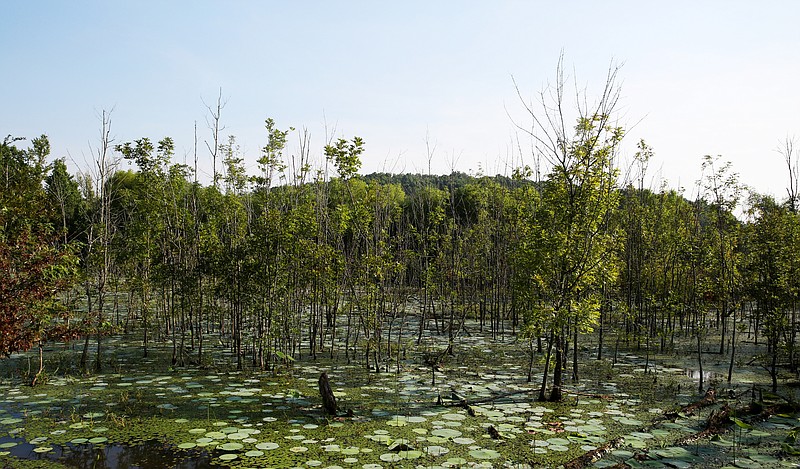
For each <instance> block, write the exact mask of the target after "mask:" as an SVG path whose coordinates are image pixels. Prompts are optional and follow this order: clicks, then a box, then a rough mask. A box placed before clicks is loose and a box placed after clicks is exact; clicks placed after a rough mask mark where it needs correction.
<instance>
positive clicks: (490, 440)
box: [0, 337, 800, 468]
mask: <svg viewBox="0 0 800 469" xmlns="http://www.w3.org/2000/svg"><path fill="white" fill-rule="evenodd" d="M464 340H465V341H467V342H471V344H470V346H474V347H476V350H477V349H479V350H489V351H490V352H487V354H488V355H489V356H496V357H499V358H502V361H501V362H498V363H490V362H488V361H486V358H485V357H484V358H480V360H479V357H477V356H472V355H470V354H469V353H468V352H464V355H462V356H461V357H460V358H459V360H460V361H461V363H463V365H459V364H458V363H456V364H454V365H453V368H452V369H453V370H459V371H458V372H451V373H440V374H439V375H437V385H436V386H431V384H430V375H429V370H426V368H425V367H424V366H421V365H419V364H417V363H416V362H415V361H413V360H411V359H409V360H407V361H404V362H403V363H402V366H401V371H400V372H399V373H371V374H367V373H366V372H364V371H361V370H360V369H358V368H352V367H351V368H348V367H346V366H343V365H341V364H337V363H336V362H335V361H323V360H320V361H318V362H314V363H307V362H304V361H297V362H295V363H294V364H293V368H292V370H291V373H286V374H279V375H267V374H258V373H246V372H225V371H224V370H215V371H213V372H210V371H209V370H200V369H198V370H193V369H181V370H180V371H179V372H178V373H174V374H173V373H165V372H163V371H161V372H159V371H157V370H154V369H153V365H152V364H151V363H146V362H136V361H135V360H133V358H131V359H130V361H129V365H128V366H130V367H131V369H130V370H129V371H128V372H126V373H125V374H124V375H123V374H121V373H120V374H117V373H109V374H102V375H96V376H90V377H85V378H70V379H62V380H59V381H51V383H50V384H48V385H46V386H41V387H37V388H35V389H31V388H28V387H24V386H20V385H17V384H15V383H3V384H4V385H3V386H0V436H2V437H4V439H0V463H2V462H4V463H7V464H10V465H12V467H14V466H13V465H14V463H15V462H17V461H19V460H20V459H19V458H21V457H22V458H33V457H36V458H41V459H37V461H52V462H54V463H55V462H56V461H57V460H58V459H59V458H65V457H67V456H68V455H70V454H84V455H85V454H89V453H90V452H98V451H100V452H102V451H109V452H114V451H122V450H123V449H125V450H126V451H128V449H130V448H143V447H146V448H148V450H149V451H152V452H154V453H158V454H162V455H170V457H171V458H172V459H169V460H170V461H179V460H187V461H204V463H203V464H207V466H204V467H222V468H224V467H230V468H245V467H269V466H280V467H326V468H344V467H354V468H355V467H357V468H363V467H373V468H375V467H415V466H420V467H504V466H511V467H517V466H515V465H518V467H525V466H524V465H526V464H528V465H530V466H532V467H551V466H556V465H559V464H564V463H566V462H568V461H570V460H572V459H574V458H576V457H579V456H581V455H583V454H585V453H587V452H591V451H595V450H597V449H598V448H601V447H603V446H604V445H606V444H609V442H611V441H615V440H616V439H620V441H621V443H619V444H618V445H617V446H615V447H614V448H613V449H612V450H611V451H608V452H607V453H606V456H604V457H603V458H601V459H600V460H599V461H594V462H592V464H594V465H596V466H597V467H603V466H605V465H613V464H618V463H626V464H629V465H631V466H635V465H636V464H639V465H641V464H642V461H645V462H646V463H647V466H648V467H650V466H652V467H695V466H697V465H698V464H699V463H701V462H702V463H705V462H707V461H713V464H716V465H719V466H721V465H725V464H729V465H731V466H735V467H759V465H760V467H769V466H776V465H779V464H781V463H784V462H787V458H788V457H789V456H788V455H787V452H786V451H784V450H782V449H781V444H783V443H784V439H785V438H786V436H787V435H788V434H789V432H791V431H793V430H794V429H795V428H796V427H798V426H800V421H799V420H798V419H797V417H796V416H793V415H792V416H773V417H771V418H768V419H766V420H765V421H763V422H760V423H758V424H755V425H753V426H752V428H748V429H739V430H737V432H736V433H735V434H733V433H729V434H724V435H721V436H719V437H718V438H715V439H713V441H712V440H711V439H707V440H705V441H702V442H700V443H698V444H696V445H695V446H692V447H691V448H688V447H685V446H674V445H673V442H675V441H677V440H678V439H680V438H682V437H685V436H688V435H692V434H695V433H697V432H698V431H700V430H701V429H702V427H703V424H704V422H705V417H706V415H707V413H705V414H699V415H679V416H677V417H676V418H674V419H665V418H664V415H665V412H664V410H662V409H667V410H669V409H675V408H679V407H681V406H682V405H684V404H686V403H688V402H691V400H692V399H694V396H692V395H690V394H688V395H681V394H680V393H672V394H664V395H659V396H656V392H657V390H654V389H653V385H652V378H651V377H650V376H645V375H644V373H643V372H641V371H639V372H637V371H633V372H631V374H630V376H629V377H624V376H621V375H624V374H627V373H621V374H614V375H609V374H607V373H601V374H598V375H591V371H592V370H587V372H586V375H587V379H584V380H581V381H577V382H575V383H571V385H570V392H572V393H573V394H569V393H568V394H567V397H566V398H565V399H564V401H563V402H560V403H541V402H537V401H535V400H534V397H535V393H536V391H537V390H538V389H537V386H536V385H535V384H530V383H528V382H527V379H526V376H525V373H526V370H524V369H523V368H524V367H522V366H520V365H519V363H524V360H521V359H519V357H517V359H510V358H509V357H513V356H515V355H514V353H517V351H516V349H515V348H513V347H509V346H507V345H505V344H502V343H499V342H491V341H488V340H486V339H482V338H479V337H468V338H465V339H464ZM117 347H118V348H119V352H118V356H125V353H128V352H126V351H127V350H128V349H126V348H125V347H124V343H119V344H118V345H117ZM470 350H471V349H470ZM476 353H477V352H476ZM481 360H482V361H481ZM618 360H619V363H618V364H617V365H616V366H618V367H619V368H620V369H624V370H625V371H629V370H635V369H637V368H638V367H639V363H638V362H639V358H638V357H635V356H632V355H630V356H625V355H621V356H620V357H618ZM321 370H328V371H327V372H328V374H329V377H330V380H331V384H332V386H333V387H334V388H335V392H336V393H337V399H339V401H340V403H341V404H342V405H344V406H345V408H349V409H353V412H352V415H340V416H329V415H325V414H324V412H323V410H322V408H321V402H320V400H319V397H318V394H317V389H316V376H318V373H320V372H321ZM498 370H502V371H498ZM658 372H659V373H661V375H660V376H662V378H661V379H662V381H664V382H665V383H667V384H672V383H680V382H681V381H680V380H688V379H690V378H689V377H686V376H685V373H684V368H682V367H663V368H659V369H658ZM612 377H613V380H612V379H610V378H612ZM667 377H669V379H667ZM534 378H536V376H534ZM534 380H535V379H534ZM54 382H55V383H57V384H53V383H54ZM675 387H676V389H677V385H676V386H675ZM606 396H607V397H606ZM439 397H441V398H442V399H441V401H439V402H438V403H437V398H439ZM451 397H452V398H451ZM656 397H658V399H657V400H656ZM462 399H463V400H465V401H466V402H468V403H469V404H470V405H469V406H465V405H463V404H462V402H461V401H462ZM489 428H492V429H494V431H496V432H497V433H496V437H493V436H492V435H491V434H490V431H489ZM153 442H158V443H157V444H154V443H153ZM792 447H793V446H792ZM734 453H735V459H734ZM165 457H166V456H165ZM659 465H660V466H659Z"/></svg>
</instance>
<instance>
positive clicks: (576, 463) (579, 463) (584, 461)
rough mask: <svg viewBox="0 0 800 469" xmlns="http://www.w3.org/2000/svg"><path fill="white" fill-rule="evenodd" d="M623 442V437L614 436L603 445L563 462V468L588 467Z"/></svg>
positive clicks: (580, 468)
mask: <svg viewBox="0 0 800 469" xmlns="http://www.w3.org/2000/svg"><path fill="white" fill-rule="evenodd" d="M624 442H625V439H624V438H623V437H621V436H620V437H618V438H614V439H613V440H611V441H609V442H608V443H606V444H604V445H603V446H601V447H599V448H597V449H593V450H591V451H587V452H586V453H584V454H582V455H580V456H578V457H577V458H575V459H573V460H571V461H569V462H568V463H566V464H564V469H583V468H584V467H588V466H589V465H590V464H592V463H594V462H595V461H597V460H599V459H600V458H602V457H603V456H605V455H607V454H609V453H611V452H612V451H614V450H615V449H617V448H619V447H620V446H622V444H623V443H624Z"/></svg>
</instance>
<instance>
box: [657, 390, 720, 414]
mask: <svg viewBox="0 0 800 469" xmlns="http://www.w3.org/2000/svg"><path fill="white" fill-rule="evenodd" d="M716 402H717V390H716V389H714V388H708V391H706V393H705V395H703V398H702V399H700V400H699V401H695V402H692V403H691V404H689V405H687V406H684V407H682V408H681V409H680V410H678V411H672V412H664V416H665V417H666V418H668V419H670V420H675V419H676V418H678V416H679V415H680V414H683V415H694V413H695V412H697V411H698V410H700V409H703V408H705V407H708V406H710V405H714V404H715V403H716Z"/></svg>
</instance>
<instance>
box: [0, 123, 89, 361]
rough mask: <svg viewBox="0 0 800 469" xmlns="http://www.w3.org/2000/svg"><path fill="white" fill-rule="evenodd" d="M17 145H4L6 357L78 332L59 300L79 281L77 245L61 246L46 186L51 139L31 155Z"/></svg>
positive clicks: (0, 243)
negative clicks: (77, 279)
mask: <svg viewBox="0 0 800 469" xmlns="http://www.w3.org/2000/svg"><path fill="white" fill-rule="evenodd" d="M15 141H16V140H12V139H10V138H6V139H5V140H4V141H3V143H2V145H0V168H2V170H3V173H4V178H3V180H2V183H0V184H2V190H0V330H1V331H2V334H0V355H8V354H11V353H13V352H17V351H21V350H27V349H29V348H31V347H32V346H33V345H34V344H35V343H36V342H40V341H47V340H56V339H63V338H68V337H71V336H72V334H73V333H74V329H73V328H70V327H69V325H68V324H69V323H68V321H67V319H68V317H69V311H68V310H66V309H65V308H63V306H62V305H61V304H60V303H59V301H58V294H59V293H60V292H61V291H62V290H64V289H66V288H68V287H70V285H71V284H72V282H73V281H74V279H75V268H76V266H77V265H76V260H75V256H74V253H73V248H74V246H72V245H59V244H58V242H57V240H58V236H57V232H56V231H55V229H54V228H53V226H52V220H53V217H52V213H53V206H52V205H51V204H50V200H49V199H48V197H47V193H46V192H45V190H44V187H43V182H44V179H45V176H46V172H47V169H48V167H47V165H46V164H45V159H46V157H47V155H48V153H49V148H50V145H49V143H48V141H47V137H45V136H42V137H39V138H36V139H34V140H33V141H32V145H31V148H29V149H27V150H20V149H18V148H17V147H16V146H15V145H13V143H14V142H15Z"/></svg>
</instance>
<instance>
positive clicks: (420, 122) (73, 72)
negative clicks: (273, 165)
mask: <svg viewBox="0 0 800 469" xmlns="http://www.w3.org/2000/svg"><path fill="white" fill-rule="evenodd" d="M2 12H3V13H2V14H3V17H4V21H3V22H2V23H3V24H2V27H0V62H1V63H2V64H3V71H2V73H0V103H2V104H0V133H2V134H3V136H5V135H12V136H21V137H27V138H32V137H35V136H38V135H41V134H46V135H48V136H49V138H50V142H51V145H52V155H53V157H67V158H68V162H69V164H70V167H71V168H72V169H73V171H77V170H79V169H80V170H86V169H87V168H90V167H91V165H92V163H91V159H92V148H96V146H97V144H98V141H99V136H100V118H99V115H100V114H101V113H102V112H103V111H109V110H113V111H112V113H111V121H112V129H111V136H112V138H113V139H114V142H115V143H123V142H127V141H133V140H135V139H138V138H142V137H149V138H150V139H151V140H154V141H157V140H160V139H161V138H163V137H165V136H169V137H172V138H173V139H174V141H175V147H176V157H175V158H176V161H178V162H183V161H184V159H186V160H187V161H189V160H191V159H192V158H193V157H192V155H193V152H194V150H193V149H194V127H195V124H196V125H197V129H198V130H197V132H198V140H199V149H198V155H199V159H200V163H199V166H200V171H199V172H200V174H201V177H205V178H206V179H208V177H209V176H208V175H209V173H210V171H211V169H210V168H211V160H210V156H209V152H208V150H207V149H206V148H205V142H208V141H210V140H211V135H212V133H211V131H210V130H209V128H208V125H207V121H208V119H209V117H210V113H209V111H208V109H207V107H206V105H212V106H213V105H214V103H215V102H216V100H217V97H218V96H219V95H220V92H221V95H222V99H223V101H224V103H225V106H224V108H223V109H222V113H221V123H222V125H223V126H224V127H225V128H224V130H223V134H224V136H227V135H234V136H236V138H237V142H238V143H239V145H240V148H241V152H242V155H243V156H244V158H245V162H246V164H247V166H248V168H250V171H251V172H252V173H253V174H255V172H256V171H257V169H256V164H255V161H256V159H257V158H258V157H259V156H260V153H259V152H260V148H261V147H263V146H264V145H265V144H266V132H265V130H264V120H265V119H266V118H268V117H269V118H273V119H274V120H275V122H276V124H277V126H278V127H279V128H283V129H285V128H288V127H295V128H296V129H306V130H307V131H308V132H309V133H310V135H311V156H312V158H314V159H316V160H318V161H321V159H322V152H323V147H324V145H325V144H326V143H328V142H329V141H331V139H334V138H347V139H350V138H352V137H354V136H360V137H362V138H363V139H364V141H365V147H366V151H365V153H364V154H363V156H362V161H363V167H362V170H361V172H362V173H369V172H374V171H388V172H395V173H400V172H420V173H426V172H428V171H429V163H430V171H431V172H433V173H438V174H444V173H449V172H451V171H452V170H458V171H463V172H468V173H474V174H489V175H493V174H510V173H511V169H512V168H513V167H515V166H517V165H519V164H520V162H522V163H526V162H527V163H530V162H531V161H532V157H531V154H530V153H531V150H530V148H529V147H527V145H522V147H523V148H522V152H521V154H520V152H519V151H518V150H517V149H518V148H519V147H518V146H517V144H516V143H515V142H516V141H517V139H520V140H521V141H523V142H524V141H525V136H524V134H522V135H520V132H519V131H518V130H517V127H516V126H517V125H519V126H522V127H527V126H528V125H529V124H530V117H529V116H526V115H525V108H524V106H523V103H522V102H521V100H520V97H519V96H518V94H517V88H515V85H514V83H515V82H516V85H517V87H518V89H519V95H521V96H522V98H523V99H524V100H535V99H536V97H537V96H538V94H539V93H540V92H541V91H542V90H543V89H545V87H546V86H548V84H552V83H553V81H554V78H555V70H556V65H557V63H558V60H559V56H560V55H561V54H562V53H563V63H564V68H565V72H566V74H567V77H568V82H569V83H574V84H577V86H578V88H579V90H580V91H581V92H585V94H586V97H587V99H588V100H589V101H592V100H594V99H595V98H596V97H597V93H599V92H600V91H601V90H602V86H603V85H604V83H605V79H606V75H607V72H608V69H609V67H610V66H612V64H617V65H621V69H620V71H619V84H620V92H621V95H620V96H621V99H620V101H619V106H618V108H617V110H618V114H617V116H616V119H617V120H618V122H619V124H620V125H622V126H623V127H624V128H625V129H626V131H627V136H626V138H625V140H624V142H623V146H622V149H621V159H620V161H626V160H629V159H630V158H631V156H632V155H633V153H634V152H635V151H636V144H637V143H638V141H639V140H640V139H645V141H646V142H647V143H648V144H649V145H650V146H651V147H652V148H653V150H654V153H655V155H654V157H653V159H652V160H651V162H650V165H649V172H648V176H647V180H648V184H649V185H650V186H652V187H654V188H658V187H659V186H660V185H661V181H666V184H667V185H668V186H669V187H671V188H685V189H686V192H687V195H692V194H693V193H694V192H696V189H695V182H696V181H697V180H698V179H699V178H700V177H701V174H702V173H701V162H702V157H703V156H704V155H714V156H716V155H720V157H721V158H720V159H721V161H722V162H724V161H730V162H731V164H732V169H733V171H735V172H737V173H739V175H740V181H741V182H742V183H745V184H747V185H749V186H751V187H752V188H754V189H755V190H756V191H758V192H761V193H768V194H772V195H774V196H776V197H779V198H780V197H783V196H784V195H785V193H786V191H785V187H787V185H788V176H787V175H788V172H787V170H786V169H785V166H786V165H785V162H784V159H783V157H782V156H781V154H780V153H779V152H778V151H777V149H778V148H779V146H780V145H781V144H782V142H784V141H785V140H786V139H787V138H793V137H794V136H795V135H796V136H798V137H799V138H800V117H799V116H798V110H800V87H798V85H797V83H799V82H798V78H800V34H798V33H797V18H800V2H796V1H790V0H786V1H764V2H753V1H735V0H725V1H696V0H692V1H683V0H673V1H670V2H643V1H640V0H635V1H634V0H631V1H615V0H607V1H588V0H587V1H577V0H576V1H564V2H552V1H551V2H542V1H533V0H532V1H511V0H492V1H482V2H478V1H469V0H462V1H447V0H440V1H430V0H427V1H419V0H404V1H402V2H399V1H393V2H388V1H344V0H342V1H311V0H309V1H237V0H232V1H224V2H222V1H204V0H194V1H180V0H175V1H166V2H165V1H150V0H137V1H135V2H133V1H127V2H126V1H121V0H103V1H89V0H75V1H69V2H66V1H60V0H59V1H55V0H52V1H46V0H41V1H30V0H6V1H4V2H3V5H2ZM573 102H574V100H572V99H570V100H568V101H567V104H568V105H572V104H573ZM298 135H299V132H295V133H294V134H292V136H290V138H289V142H290V143H289V148H288V149H287V153H289V154H292V153H294V154H296V153H297V146H298V140H299V139H298ZM797 146H798V147H800V143H799V144H798V145H797Z"/></svg>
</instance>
